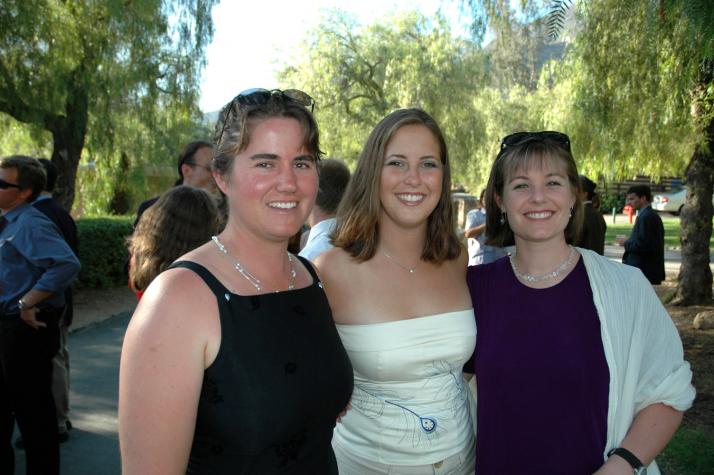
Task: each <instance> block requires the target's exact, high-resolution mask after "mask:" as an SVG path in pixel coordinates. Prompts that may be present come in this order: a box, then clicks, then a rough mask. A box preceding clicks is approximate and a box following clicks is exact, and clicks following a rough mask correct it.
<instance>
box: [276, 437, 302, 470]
mask: <svg viewBox="0 0 714 475" xmlns="http://www.w3.org/2000/svg"><path fill="white" fill-rule="evenodd" d="M306 441H307V437H306V434H305V431H304V430H303V431H302V432H300V433H298V434H295V435H294V436H293V437H292V438H291V439H290V440H288V441H286V442H283V443H282V444H278V445H276V446H275V455H277V456H278V457H279V458H280V468H285V467H287V466H288V465H292V464H294V463H295V462H297V461H298V459H299V458H300V451H301V450H302V448H303V446H304V445H305V442H306Z"/></svg>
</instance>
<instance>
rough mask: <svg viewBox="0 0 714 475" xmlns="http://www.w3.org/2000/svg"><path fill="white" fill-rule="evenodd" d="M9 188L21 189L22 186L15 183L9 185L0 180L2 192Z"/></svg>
mask: <svg viewBox="0 0 714 475" xmlns="http://www.w3.org/2000/svg"><path fill="white" fill-rule="evenodd" d="M8 188H18V189H19V188H20V185H16V184H14V183H8V182H6V181H5V180H2V179H0V190H6V189H8Z"/></svg>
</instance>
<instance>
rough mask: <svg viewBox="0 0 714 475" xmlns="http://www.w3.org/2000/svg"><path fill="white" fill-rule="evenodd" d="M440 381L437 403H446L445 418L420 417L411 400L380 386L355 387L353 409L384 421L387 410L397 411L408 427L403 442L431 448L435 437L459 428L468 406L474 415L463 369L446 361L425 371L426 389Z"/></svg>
mask: <svg viewBox="0 0 714 475" xmlns="http://www.w3.org/2000/svg"><path fill="white" fill-rule="evenodd" d="M437 377H441V378H443V381H444V382H443V384H442V385H441V387H440V388H439V389H438V390H437V392H436V395H435V396H436V399H439V400H443V401H445V402H446V407H445V410H442V411H440V412H442V413H443V417H437V416H436V415H433V414H420V413H419V411H418V410H417V409H415V408H414V407H413V406H412V405H411V404H410V402H409V401H410V398H405V397H403V396H400V395H399V394H398V393H396V392H390V391H384V389H383V388H380V386H379V385H378V384H355V391H354V393H353V394H352V405H353V406H354V407H355V408H357V409H359V410H360V411H362V413H363V414H364V415H366V416H367V417H370V418H372V419H378V418H380V417H382V416H383V415H384V412H385V410H386V409H387V407H389V406H391V407H396V408H397V409H399V410H400V412H401V413H402V415H403V416H404V424H403V425H402V427H401V429H402V430H403V431H404V435H403V437H402V438H401V439H400V441H404V440H405V439H408V438H410V437H411V443H412V446H414V447H417V446H420V445H428V444H430V443H431V439H432V438H433V437H439V434H440V433H442V432H445V431H448V429H447V427H448V426H450V425H452V426H453V425H458V424H454V423H453V421H455V420H457V419H460V418H462V417H463V412H462V410H463V407H464V405H466V414H470V407H469V404H468V393H467V391H468V388H467V387H466V385H465V384H464V380H463V376H462V375H461V370H460V368H457V367H456V366H455V365H452V364H450V363H449V362H448V361H444V360H439V361H434V362H432V364H431V366H428V367H426V368H425V373H424V382H423V387H427V386H428V385H429V383H430V382H431V381H432V380H433V379H434V378H437ZM377 394H380V395H377Z"/></svg>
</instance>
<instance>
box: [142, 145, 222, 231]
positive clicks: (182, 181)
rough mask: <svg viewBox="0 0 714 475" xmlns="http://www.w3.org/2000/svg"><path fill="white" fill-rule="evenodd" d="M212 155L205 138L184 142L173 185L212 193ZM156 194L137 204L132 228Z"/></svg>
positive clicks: (154, 201)
mask: <svg viewBox="0 0 714 475" xmlns="http://www.w3.org/2000/svg"><path fill="white" fill-rule="evenodd" d="M212 157H213V145H212V144H211V143H210V142H206V141H205V140H196V141H194V142H190V143H188V144H186V146H185V147H184V148H183V151H181V155H179V159H178V166H177V169H178V174H179V178H178V180H176V183H175V184H174V186H179V185H186V186H191V187H194V188H200V189H202V190H206V191H207V192H208V193H210V194H213V193H215V191H216V182H215V180H214V179H213V175H212V174H211V159H212ZM158 199H159V197H158V196H155V197H153V198H149V199H148V200H146V201H143V202H142V203H141V204H140V205H139V209H138V210H137V212H136V219H135V220H134V228H136V226H137V225H138V224H139V220H140V219H141V216H142V215H143V214H144V212H145V211H146V210H147V209H149V207H150V206H151V205H153V204H154V203H156V201H157V200H158Z"/></svg>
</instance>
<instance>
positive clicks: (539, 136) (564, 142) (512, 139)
mask: <svg viewBox="0 0 714 475" xmlns="http://www.w3.org/2000/svg"><path fill="white" fill-rule="evenodd" d="M529 140H550V141H552V142H555V143H557V144H558V145H560V146H562V147H564V148H565V149H566V150H567V151H568V152H569V153H572V151H571V150H570V137H568V136H567V135H565V134H564V133H562V132H555V131H552V130H544V131H542V132H516V133H514V134H511V135H506V136H505V137H503V140H501V150H500V151H499V152H498V156H501V155H502V154H503V152H504V151H505V150H506V149H507V148H508V147H513V146H515V145H520V144H522V143H524V142H527V141H529Z"/></svg>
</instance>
